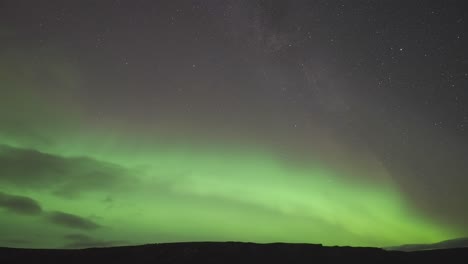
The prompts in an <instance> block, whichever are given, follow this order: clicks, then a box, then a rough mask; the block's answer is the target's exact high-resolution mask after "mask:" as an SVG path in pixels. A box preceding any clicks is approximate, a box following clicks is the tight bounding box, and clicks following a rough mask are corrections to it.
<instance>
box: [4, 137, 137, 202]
mask: <svg viewBox="0 0 468 264" xmlns="http://www.w3.org/2000/svg"><path fill="white" fill-rule="evenodd" d="M0 183H5V184H12V185H15V186H20V187H26V188H32V189H35V190H37V189H47V190H50V191H52V192H53V193H55V194H57V195H59V196H65V197H74V196H77V195H79V194H80V192H83V191H89V190H102V189H109V188H113V187H116V186H117V185H120V186H129V185H131V182H130V177H128V171H127V170H126V169H125V168H122V167H121V166H118V165H115V164H112V163H107V162H101V161H97V160H94V159H91V158H87V157H77V158H65V157H61V156H58V155H51V154H47V153H43V152H39V151H36V150H33V149H20V148H13V147H9V146H5V145H0Z"/></svg>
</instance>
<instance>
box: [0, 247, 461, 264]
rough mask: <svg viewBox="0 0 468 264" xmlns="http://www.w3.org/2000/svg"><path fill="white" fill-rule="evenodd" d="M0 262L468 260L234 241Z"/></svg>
mask: <svg viewBox="0 0 468 264" xmlns="http://www.w3.org/2000/svg"><path fill="white" fill-rule="evenodd" d="M0 263H3V264H7V263H217V264H221V263H468V248H459V249H443V250H430V251H418V252H399V251H385V250H383V249H379V248H353V247H323V246H321V245H312V244H285V243H274V244H254V243H236V242H225V243H215V242H198V243H169V244H152V245H143V246H127V247H113V248H92V249H75V250H62V249H54V250H51V249H15V248H0Z"/></svg>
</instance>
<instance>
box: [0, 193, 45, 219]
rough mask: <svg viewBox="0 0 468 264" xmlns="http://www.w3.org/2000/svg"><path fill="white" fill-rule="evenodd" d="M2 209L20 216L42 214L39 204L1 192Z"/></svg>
mask: <svg viewBox="0 0 468 264" xmlns="http://www.w3.org/2000/svg"><path fill="white" fill-rule="evenodd" d="M0 207H3V208H5V209H7V210H8V211H10V212H14V213H18V214H28V215H37V214H40V213H42V208H41V206H40V205H39V203H38V202H37V201H35V200H33V199H31V198H29V197H25V196H18V195H11V194H7V193H3V192H0Z"/></svg>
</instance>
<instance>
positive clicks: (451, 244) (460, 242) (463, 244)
mask: <svg viewBox="0 0 468 264" xmlns="http://www.w3.org/2000/svg"><path fill="white" fill-rule="evenodd" d="M447 248H468V237H461V238H456V239H450V240H444V241H441V242H437V243H433V244H406V245H401V246H395V247H388V248H386V249H388V250H399V251H421V250H433V249H447Z"/></svg>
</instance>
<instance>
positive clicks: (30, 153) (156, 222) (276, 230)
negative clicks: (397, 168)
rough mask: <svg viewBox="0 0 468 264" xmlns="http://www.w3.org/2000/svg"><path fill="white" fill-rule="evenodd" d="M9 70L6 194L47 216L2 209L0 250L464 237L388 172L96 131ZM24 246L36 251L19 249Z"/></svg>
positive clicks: (106, 128)
mask: <svg viewBox="0 0 468 264" xmlns="http://www.w3.org/2000/svg"><path fill="white" fill-rule="evenodd" d="M50 67H51V68H52V69H55V67H52V66H50ZM3 69H4V70H5V71H3V73H4V74H3V75H2V78H3V77H5V78H4V79H3V80H5V81H3V82H4V83H5V84H7V85H10V87H11V90H9V92H8V91H7V92H6V93H5V94H4V95H5V96H4V97H3V98H2V99H0V103H1V106H0V119H1V121H3V122H2V127H1V129H0V145H2V147H1V148H0V163H1V162H3V163H2V165H3V166H4V167H2V168H0V173H2V175H1V176H2V177H0V181H1V182H0V184H1V186H2V187H1V190H0V191H2V192H4V193H6V194H9V195H16V196H25V197H30V198H32V199H34V200H36V201H38V202H39V203H40V204H41V206H42V208H43V211H44V212H43V213H42V214H41V215H32V216H31V215H23V214H16V213H12V212H11V211H9V210H8V209H6V208H0V227H1V228H0V237H1V238H2V239H3V240H2V241H0V243H1V245H0V246H24V247H62V246H63V245H65V244H67V243H68V242H70V241H68V240H67V239H66V238H64V236H65V235H67V234H86V235H87V236H90V237H93V238H95V239H96V240H99V241H116V244H142V243H153V242H170V241H200V240H212V241H226V240H238V241H253V242H274V241H282V242H309V243H323V244H325V245H353V246H358V245H359V246H388V245H397V244H403V243H423V242H436V241H439V240H443V239H447V238H452V237H456V236H457V235H460V234H459V233H457V231H456V230H453V229H452V228H450V227H446V226H440V225H437V224H436V223H434V222H432V221H431V220H430V219H429V218H427V217H425V216H424V215H422V214H419V213H417V211H415V208H411V207H410V206H409V203H408V201H405V200H404V199H403V198H402V197H403V195H402V194H401V193H400V191H399V189H398V187H397V186H396V185H395V184H393V183H392V181H391V177H389V175H388V173H387V172H386V171H385V169H384V168H382V167H378V166H377V167H376V168H369V169H367V170H366V169H365V170H364V171H365V173H366V174H367V175H364V176H365V177H355V174H359V173H362V171H358V170H351V169H350V170H345V169H338V168H334V167H333V166H326V165H324V164H322V162H321V161H320V160H318V159H314V158H307V157H306V161H307V162H304V164H301V165H294V164H291V163H288V162H286V161H285V159H283V158H281V157H280V156H279V154H280V153H279V151H278V150H276V149H275V148H273V147H268V146H265V145H262V144H258V145H252V144H247V143H244V144H242V142H241V144H238V143H234V142H230V141H228V140H226V141H213V142H210V143H204V142H201V141H199V140H200V139H197V138H196V137H193V138H187V137H185V138H181V137H172V138H167V137H164V136H161V135H159V134H158V133H157V131H156V130H155V129H150V128H149V129H148V131H145V133H143V132H131V131H122V130H119V129H118V126H117V125H116V124H98V125H96V126H93V123H92V122H91V121H89V119H86V118H85V115H84V114H80V110H82V109H79V107H77V106H74V105H73V104H70V105H66V104H61V105H57V104H56V101H53V100H51V99H50V98H41V96H40V92H38V91H37V90H35V89H32V88H28V87H36V88H37V86H35V84H34V82H33V81H32V80H31V79H28V78H19V77H18V76H17V75H18V74H19V73H18V72H14V71H13V70H10V71H11V72H7V73H5V72H6V68H5V67H3ZM0 73H1V71H0ZM55 75H58V76H61V77H63V79H65V81H64V83H62V84H63V85H64V87H69V86H70V85H71V84H70V83H76V82H71V81H69V79H70V78H71V77H70V74H68V73H66V71H62V72H59V73H55ZM15 76H16V77H15ZM19 79H21V80H23V81H18V80H19ZM59 79H61V78H59ZM39 90H40V89H39ZM65 90H66V89H65ZM65 94H68V92H65ZM72 101H73V100H70V102H72ZM52 102H54V103H52ZM65 109H67V110H66V111H65ZM117 131H118V132H117ZM311 151H312V152H313V150H311ZM12 161H18V162H24V166H15V165H14V162H12ZM28 162H32V163H28ZM51 164H52V165H53V166H52V165H51ZM48 166H50V167H48ZM358 176H359V175H358ZM370 176H375V178H376V180H369V179H370V178H372V177H370ZM377 176H378V177H377ZM22 179H24V180H22ZM51 211H62V212H67V213H72V214H74V215H77V216H81V217H83V218H86V219H89V220H91V221H93V222H96V223H97V224H99V225H100V226H101V227H99V228H96V229H93V230H80V229H70V228H69V227H65V226H62V225H57V224H53V223H51V222H50V221H49V220H48V219H47V215H48V214H49V213H50V212H51ZM20 240H24V241H26V242H27V243H26V242H25V243H24V244H16V243H17V242H18V241H20ZM15 241H16V242H15Z"/></svg>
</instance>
